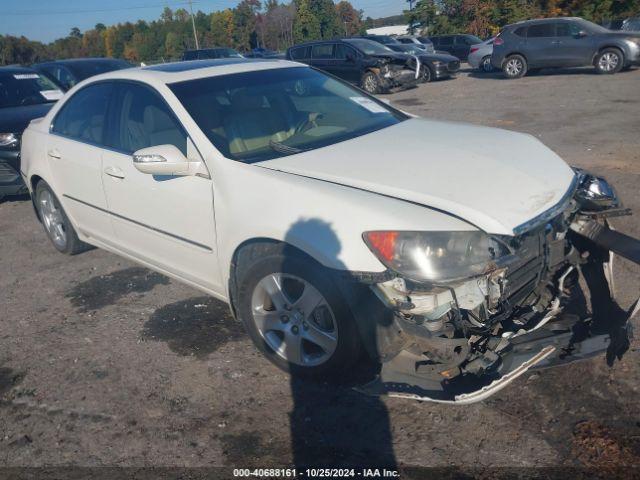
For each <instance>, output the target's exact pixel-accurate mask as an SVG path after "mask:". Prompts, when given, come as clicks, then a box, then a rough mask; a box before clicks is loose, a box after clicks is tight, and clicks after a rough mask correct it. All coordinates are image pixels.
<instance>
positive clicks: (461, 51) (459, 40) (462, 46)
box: [453, 35, 471, 61]
mask: <svg viewBox="0 0 640 480" xmlns="http://www.w3.org/2000/svg"><path fill="white" fill-rule="evenodd" d="M470 47H471V43H470V41H469V39H467V37H465V36H464V35H457V36H456V37H455V38H454V41H453V56H454V57H458V58H459V59H460V60H462V61H466V60H467V58H468V57H469V50H470Z"/></svg>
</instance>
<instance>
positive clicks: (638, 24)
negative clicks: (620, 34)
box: [621, 18, 640, 32]
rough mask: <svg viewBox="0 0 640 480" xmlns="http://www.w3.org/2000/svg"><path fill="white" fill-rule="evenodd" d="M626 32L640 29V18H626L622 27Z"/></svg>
mask: <svg viewBox="0 0 640 480" xmlns="http://www.w3.org/2000/svg"><path fill="white" fill-rule="evenodd" d="M621 30H623V31H625V32H637V31H640V18H631V19H629V20H626V21H625V22H624V23H623V24H622V29H621Z"/></svg>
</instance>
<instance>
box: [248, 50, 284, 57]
mask: <svg viewBox="0 0 640 480" xmlns="http://www.w3.org/2000/svg"><path fill="white" fill-rule="evenodd" d="M242 55H243V56H244V57H246V58H284V54H283V53H280V52H276V51H275V50H269V49H268V48H254V49H253V50H251V51H250V52H246V53H243V54H242Z"/></svg>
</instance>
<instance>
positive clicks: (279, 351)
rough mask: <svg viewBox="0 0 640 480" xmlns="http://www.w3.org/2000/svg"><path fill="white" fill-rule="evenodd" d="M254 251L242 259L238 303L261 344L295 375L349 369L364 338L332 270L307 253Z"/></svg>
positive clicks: (320, 374)
mask: <svg viewBox="0 0 640 480" xmlns="http://www.w3.org/2000/svg"><path fill="white" fill-rule="evenodd" d="M254 248H255V247H254ZM261 253H263V254H264V255H265V256H262V257H261V256H260V254H261ZM248 256H249V259H251V260H248V261H250V262H251V263H250V264H249V265H245V266H243V265H241V264H239V265H238V271H237V285H238V290H237V297H236V301H235V302H234V303H235V305H236V306H237V310H238V314H239V315H238V316H239V317H240V318H241V319H242V322H243V323H244V325H245V328H246V330H247V332H248V333H249V336H250V337H251V339H252V340H253V343H254V344H255V345H256V347H257V348H258V350H260V351H261V352H262V353H263V354H264V356H265V357H267V359H269V360H270V361H271V362H272V363H274V364H275V365H276V366H278V367H279V368H281V369H282V370H284V371H286V372H289V373H291V374H293V375H298V376H303V377H325V378H326V377H331V376H334V375H336V374H344V372H345V369H347V368H349V367H350V366H351V365H353V364H354V363H355V362H356V361H357V360H358V359H359V358H360V353H361V340H360V336H359V332H358V329H357V326H356V322H355V319H354V318H353V315H352V314H351V311H350V309H349V307H348V306H347V303H346V302H345V300H344V299H343V297H342V294H341V293H340V291H339V289H338V288H337V286H336V285H335V284H334V282H333V281H332V280H331V278H330V276H329V275H327V271H326V270H325V269H324V268H323V267H322V266H320V265H318V264H316V263H315V262H313V261H312V260H309V259H307V258H305V257H304V256H303V255H296V254H292V253H286V252H282V251H280V252H278V251H275V250H274V249H273V248H269V247H266V248H265V249H264V250H261V249H260V246H258V250H257V251H256V252H251V253H250V254H249V255H248ZM239 258H241V257H239ZM274 292H275V293H274ZM303 299H304V300H303ZM317 299H320V300H319V301H318V302H317V303H316V300H317ZM310 305H315V306H314V307H311V306H310ZM305 309H306V311H305ZM310 309H311V311H309V310H310ZM315 342H318V343H315Z"/></svg>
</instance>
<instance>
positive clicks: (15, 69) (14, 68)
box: [0, 65, 38, 73]
mask: <svg viewBox="0 0 640 480" xmlns="http://www.w3.org/2000/svg"><path fill="white" fill-rule="evenodd" d="M0 73H38V72H36V71H35V70H34V69H33V68H29V67H23V66H21V65H7V66H6V67H3V66H0Z"/></svg>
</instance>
